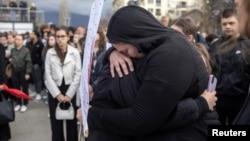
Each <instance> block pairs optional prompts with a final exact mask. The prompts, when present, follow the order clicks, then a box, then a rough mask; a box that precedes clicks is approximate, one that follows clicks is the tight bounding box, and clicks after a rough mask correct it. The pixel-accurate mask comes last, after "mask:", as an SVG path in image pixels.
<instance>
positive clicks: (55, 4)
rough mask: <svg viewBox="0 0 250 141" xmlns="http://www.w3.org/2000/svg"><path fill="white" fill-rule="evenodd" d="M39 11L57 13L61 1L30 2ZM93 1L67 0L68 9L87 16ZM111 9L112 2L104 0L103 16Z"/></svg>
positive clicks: (34, 0) (35, 0) (37, 0)
mask: <svg viewBox="0 0 250 141" xmlns="http://www.w3.org/2000/svg"><path fill="white" fill-rule="evenodd" d="M31 1H32V2H34V3H35V4H36V6H37V8H38V9H39V10H45V11H58V10H59V6H60V2H61V0H31ZM94 1H95V0H68V4H69V8H70V10H71V12H72V13H77V14H83V15H89V13H90V8H91V4H92V3H93V2H94ZM111 9H112V0H105V1H104V7H103V15H105V14H106V13H107V12H108V13H112V12H109V11H111Z"/></svg>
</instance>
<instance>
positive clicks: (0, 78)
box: [0, 44, 5, 84]
mask: <svg viewBox="0 0 250 141" xmlns="http://www.w3.org/2000/svg"><path fill="white" fill-rule="evenodd" d="M4 56H5V51H4V47H3V46H2V45H1V44H0V84H3V83H4V80H5V65H4V64H5V58H4Z"/></svg>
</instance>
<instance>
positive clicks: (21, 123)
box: [10, 101, 51, 141]
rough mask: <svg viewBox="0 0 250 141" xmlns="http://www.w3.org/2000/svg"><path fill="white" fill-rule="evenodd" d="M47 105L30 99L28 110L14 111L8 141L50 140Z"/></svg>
mask: <svg viewBox="0 0 250 141" xmlns="http://www.w3.org/2000/svg"><path fill="white" fill-rule="evenodd" d="M48 112H49V110H48V105H46V104H44V102H42V101H39V102H36V101H30V102H29V104H28V110H27V111H26V112H24V113H20V112H16V119H15V121H14V122H11V123H10V127H11V136H12V138H11V140H10V141H50V140H51V130H50V120H49V117H48Z"/></svg>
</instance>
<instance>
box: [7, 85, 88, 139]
mask: <svg viewBox="0 0 250 141" xmlns="http://www.w3.org/2000/svg"><path fill="white" fill-rule="evenodd" d="M33 88H34V87H33V86H32V85H30V92H31V93H32V91H33ZM42 95H45V92H43V93H42ZM15 114H16V118H15V121H13V122H11V123H10V128H11V139H10V140H9V141H51V128H50V119H49V117H48V114H49V108H48V105H47V104H45V103H44V100H41V101H36V100H31V101H29V104H28V110H27V111H26V112H24V113H21V112H15ZM81 141H84V139H82V140H81Z"/></svg>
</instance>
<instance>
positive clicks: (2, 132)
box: [0, 93, 11, 141]
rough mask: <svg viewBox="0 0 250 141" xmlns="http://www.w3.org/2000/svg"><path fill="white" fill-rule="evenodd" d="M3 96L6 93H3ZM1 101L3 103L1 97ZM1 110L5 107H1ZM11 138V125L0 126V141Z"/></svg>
mask: <svg viewBox="0 0 250 141" xmlns="http://www.w3.org/2000/svg"><path fill="white" fill-rule="evenodd" d="M3 94H4V96H5V93H3ZM7 95H8V94H7ZM8 96H9V95H8ZM6 98H7V97H6ZM0 101H2V99H1V96H0ZM0 108H4V107H0ZM10 138H11V133H10V126H9V123H6V124H0V141H1V140H9V139H10Z"/></svg>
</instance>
